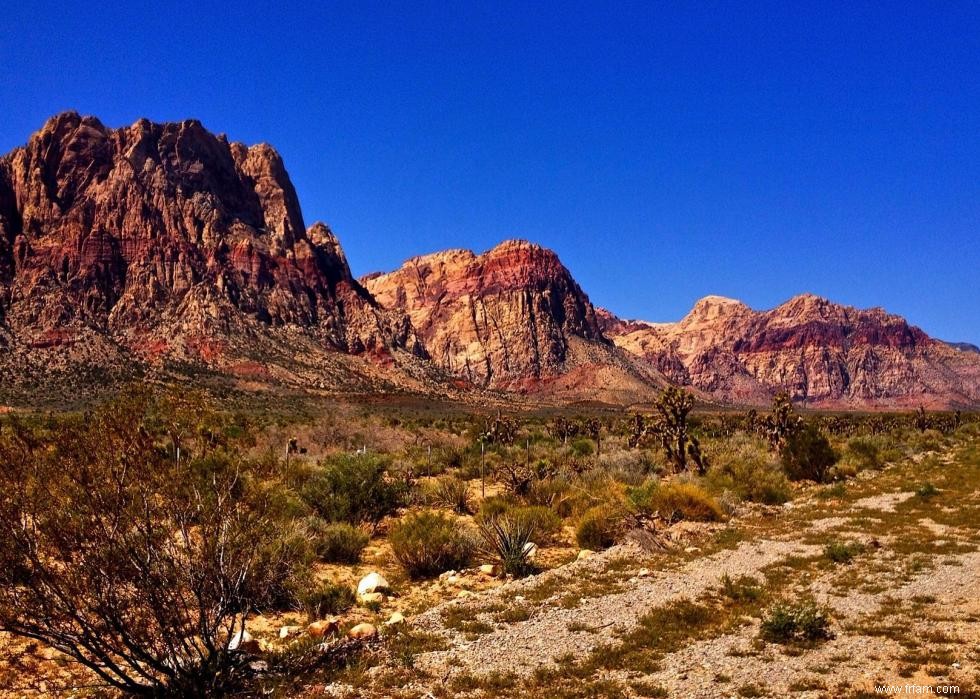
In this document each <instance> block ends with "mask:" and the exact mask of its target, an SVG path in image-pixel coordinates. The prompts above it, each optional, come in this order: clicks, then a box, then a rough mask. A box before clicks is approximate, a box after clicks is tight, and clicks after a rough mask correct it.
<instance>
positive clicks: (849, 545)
mask: <svg viewBox="0 0 980 699" xmlns="http://www.w3.org/2000/svg"><path fill="white" fill-rule="evenodd" d="M862 552H864V546H863V545H862V544H860V543H858V542H856V541H849V542H843V541H832V542H830V543H829V544H827V545H826V546H825V547H824V550H823V553H824V555H825V556H826V557H827V558H829V559H830V560H831V561H833V562H834V563H850V562H851V561H852V560H854V557H855V556H857V555H858V554H859V553H862Z"/></svg>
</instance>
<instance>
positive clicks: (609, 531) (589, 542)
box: [575, 505, 622, 551]
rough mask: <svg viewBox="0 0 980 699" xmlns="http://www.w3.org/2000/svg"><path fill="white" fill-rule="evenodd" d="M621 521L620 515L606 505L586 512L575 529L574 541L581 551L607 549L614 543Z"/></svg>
mask: <svg viewBox="0 0 980 699" xmlns="http://www.w3.org/2000/svg"><path fill="white" fill-rule="evenodd" d="M621 521H622V515H621V513H620V512H618V511H617V510H615V509H614V508H612V507H610V506H608V505H598V506H596V507H593V508H591V509H589V510H586V512H585V514H583V515H582V518H581V519H580V520H579V523H578V526H577V527H576V528H575V541H576V543H577V544H578V545H579V547H580V548H583V549H591V550H593V551H598V550H601V549H606V548H609V547H610V546H612V545H613V544H615V543H616V537H617V535H618V534H619V527H620V523H621Z"/></svg>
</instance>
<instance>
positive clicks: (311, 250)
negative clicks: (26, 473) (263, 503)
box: [0, 112, 421, 380]
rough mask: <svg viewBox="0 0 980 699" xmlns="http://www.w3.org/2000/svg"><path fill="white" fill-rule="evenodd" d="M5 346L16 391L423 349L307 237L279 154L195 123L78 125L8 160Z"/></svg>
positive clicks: (3, 249)
mask: <svg viewBox="0 0 980 699" xmlns="http://www.w3.org/2000/svg"><path fill="white" fill-rule="evenodd" d="M0 346H2V348H3V349H4V351H5V355H6V360H5V361H4V362H3V365H4V367H5V372H4V373H6V377H5V378H9V379H10V380H17V379H23V378H24V375H23V374H24V372H27V373H28V374H30V373H31V372H35V373H36V372H37V371H39V370H40V371H42V372H43V371H47V370H50V369H52V368H57V367H58V366H62V365H64V366H65V367H66V368H70V366H72V365H74V364H86V365H89V366H91V365H93V364H95V365H98V364H99V363H102V364H104V367H103V368H104V369H105V370H107V371H112V370H113V369H115V368H118V367H119V366H120V365H121V364H126V363H127V362H130V361H132V362H135V363H136V364H140V363H144V362H151V363H152V362H153V361H155V360H159V359H161V358H167V359H172V360H181V361H192V362H204V363H206V364H213V365H219V366H220V365H223V364H224V365H227V364H228V361H231V360H232V359H234V360H235V361H237V360H240V359H243V358H248V357H250V356H251V358H253V359H256V358H258V359H261V356H262V355H266V354H268V352H270V351H272V352H273V353H276V352H279V353H281V354H283V355H284V357H286V358H287V359H288V358H290V357H289V355H292V359H296V358H300V359H302V357H303V354H304V353H306V352H308V351H312V352H314V353H316V352H317V351H319V350H323V351H331V352H334V353H337V352H339V353H350V354H361V353H373V354H380V355H385V354H390V353H391V352H397V351H408V352H412V351H420V350H421V346H418V347H416V342H415V338H414V336H413V334H412V333H411V323H410V322H409V321H408V319H407V318H406V317H405V316H404V315H399V314H397V313H391V312H389V311H386V310H384V309H383V308H381V307H380V306H379V305H378V304H377V302H376V301H375V300H374V299H373V298H372V297H371V295H370V294H369V293H368V292H367V291H366V290H365V289H364V288H363V287H362V286H361V285H360V284H359V283H358V282H357V281H356V280H355V279H354V278H353V277H352V275H351V272H350V268H349V267H348V264H347V260H346V259H345V257H344V254H343V252H342V250H341V248H340V245H339V243H338V241H337V238H336V237H335V236H334V235H333V233H332V232H331V231H330V229H329V228H327V227H326V226H325V225H323V224H320V223H317V224H314V225H313V226H311V227H310V228H309V229H307V228H306V226H305V224H304V222H303V217H302V214H301V212H300V206H299V202H298V200H297V197H296V192H295V190H294V189H293V185H292V183H291V182H290V180H289V176H288V175H287V173H286V170H285V168H284V166H283V162H282V159H281V158H280V156H279V154H278V153H277V152H276V151H275V150H273V149H272V148H271V147H269V146H267V145H264V144H260V145H256V146H251V147H246V146H245V145H242V144H240V143H233V142H229V141H228V139H227V138H225V137H224V136H215V135H213V134H211V133H209V132H208V131H206V130H205V129H204V128H203V127H202V125H201V124H200V123H199V122H197V121H184V122H180V123H167V124H155V123H151V122H149V121H147V120H140V121H138V122H136V123H135V124H133V125H132V126H130V127H126V128H120V129H109V128H106V127H105V126H103V125H102V124H101V123H100V122H99V121H98V120H97V119H95V118H93V117H82V116H79V115H78V114H76V113H74V112H67V113H64V114H60V115H58V116H56V117H54V118H52V119H50V120H49V121H48V122H47V123H46V124H45V125H44V127H43V128H42V129H41V130H40V131H39V132H37V133H36V134H34V135H33V136H32V137H31V138H30V140H29V142H28V143H27V144H26V145H25V146H23V147H21V148H17V149H16V150H14V151H13V152H11V153H10V154H8V155H6V156H4V157H3V158H2V159H0ZM290 348H292V349H290ZM45 350H47V351H45ZM293 350H295V351H293ZM226 360H227V361H226ZM260 363H261V362H260ZM226 368H227V367H226ZM0 371H3V370H0ZM259 371H260V372H261V371H264V369H262V368H261V367H259Z"/></svg>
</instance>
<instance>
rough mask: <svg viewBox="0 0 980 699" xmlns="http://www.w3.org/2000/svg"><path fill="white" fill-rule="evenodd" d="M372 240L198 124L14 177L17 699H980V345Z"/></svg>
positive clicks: (11, 392)
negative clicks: (608, 294)
mask: <svg viewBox="0 0 980 699" xmlns="http://www.w3.org/2000/svg"><path fill="white" fill-rule="evenodd" d="M339 233H340V234H341V237H338V235H337V234H335V232H334V231H332V230H331V228H330V227H328V226H327V225H326V224H324V223H320V222H315V223H312V224H311V225H308V223H307V221H305V220H304V217H303V214H302V211H301V206H300V201H299V199H298V197H297V194H296V191H295V189H294V186H293V184H292V183H291V181H290V178H289V175H288V174H287V169H286V164H285V163H284V162H283V159H282V158H281V157H280V155H279V154H278V153H277V152H276V150H274V149H273V148H272V147H271V146H269V145H265V144H259V145H253V146H246V145H244V144H242V143H237V142H234V141H231V140H229V139H228V138H227V137H225V136H223V135H215V134H213V133H211V132H209V131H208V130H206V129H205V128H204V126H203V125H202V124H201V123H200V122H198V121H193V120H188V121H182V122H173V123H153V122H150V121H148V120H145V119H141V120H139V121H137V122H136V123H134V124H132V125H131V126H128V127H122V128H108V127H106V126H104V125H103V124H102V122H100V121H99V120H98V119H97V118H95V117H92V116H82V115H80V114H78V113H75V112H64V113H61V114H58V115H57V116H54V117H52V118H51V119H50V120H48V121H47V123H45V124H44V125H43V127H42V128H41V129H40V130H39V131H37V132H36V133H35V134H33V135H32V136H30V138H29V140H28V141H27V143H26V145H24V146H22V147H19V148H16V149H14V150H13V151H12V152H10V153H8V154H7V155H5V156H3V157H2V158H0V411H2V414H0V693H3V695H4V696H11V697H13V696H17V697H21V696H23V697H32V696H119V695H146V696H165V695H167V696H212V695H215V696H216V695H229V696H233V695H239V696H260V695H261V696H278V697H294V696H300V697H307V696H309V697H312V696H324V695H326V696H338V697H379V698H380V697H405V698H406V699H407V698H408V697H457V696H458V697H497V696H524V697H528V696H530V697H566V698H569V699H571V698H573V697H583V698H585V697H664V696H678V697H680V696H685V697H686V696H698V697H715V696H742V697H754V696H786V695H792V696H799V697H842V696H846V697H865V696H876V695H880V694H881V693H882V692H883V691H884V690H882V689H881V688H883V687H898V686H905V685H916V686H925V685H929V686H932V687H937V688H938V687H946V686H950V687H951V686H956V687H957V692H958V695H959V696H971V694H970V693H971V692H973V693H976V692H978V691H980V652H978V650H977V649H978V648H980V607H978V605H977V600H978V592H980V529H978V525H980V413H978V412H977V410H978V408H980V350H978V349H977V348H976V347H974V346H972V345H970V344H968V343H950V342H944V341H942V340H940V339H937V338H933V337H930V336H929V335H927V334H926V333H925V332H924V331H922V330H921V329H919V328H918V327H915V326H914V325H911V324H910V323H908V322H907V321H906V320H905V319H904V318H902V317H900V316H898V315H894V314H891V313H889V312H887V311H886V310H883V309H881V308H872V309H857V308H852V307H849V306H846V305H842V304H838V303H834V302H833V301H832V300H828V299H824V298H821V297H818V296H815V295H812V294H809V293H800V294H799V295H797V296H794V297H793V298H790V299H789V300H788V301H786V302H785V303H782V304H780V305H778V306H777V307H775V308H772V309H768V310H757V309H753V308H750V307H749V306H747V305H746V304H744V303H742V302H740V301H737V300H734V299H729V298H724V297H721V296H715V295H710V293H711V291H712V290H711V289H704V293H705V294H708V295H705V296H704V297H703V298H702V299H701V300H699V301H698V302H697V303H696V304H695V305H694V307H693V308H692V309H691V310H690V312H689V313H687V314H686V315H685V316H684V317H683V318H681V319H680V320H677V321H675V322H647V321H643V320H633V319H625V318H620V317H618V316H617V315H616V313H615V309H605V308H598V307H595V306H594V305H593V304H592V302H591V301H590V299H589V296H588V293H587V290H584V289H583V288H582V287H581V286H580V285H579V283H578V282H577V281H576V280H575V279H574V278H573V276H572V274H571V273H570V271H569V270H568V269H567V268H566V267H565V266H564V265H563V264H562V262H561V260H560V259H559V257H558V256H557V255H556V254H555V253H554V252H553V251H551V250H549V249H547V248H545V247H542V246H540V245H537V244H536V243H534V242H533V241H527V240H522V239H507V238H509V233H508V232H502V235H501V238H502V239H503V241H502V242H500V243H499V244H498V245H496V246H494V247H492V248H491V249H489V250H486V251H482V252H476V251H471V250H467V249H449V250H442V251H438V252H427V251H426V250H424V249H420V250H419V255H418V256H416V257H412V258H410V259H408V260H406V261H405V262H404V263H403V264H402V265H401V266H400V267H398V268H397V269H394V270H390V271H379V272H376V273H372V274H368V275H365V276H363V277H361V278H356V277H355V276H354V275H353V273H352V272H351V267H350V265H349V263H348V260H347V257H346V255H345V253H344V249H343V247H342V233H343V232H342V231H340V232H339ZM424 247H425V245H424V243H420V248H424ZM636 288H637V290H638V293H644V292H643V285H642V280H637V282H636ZM800 291H801V292H803V291H805V290H803V289H801V290H800ZM947 339H956V338H947ZM973 695H975V694H973Z"/></svg>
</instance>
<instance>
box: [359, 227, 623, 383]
mask: <svg viewBox="0 0 980 699" xmlns="http://www.w3.org/2000/svg"><path fill="white" fill-rule="evenodd" d="M361 281H362V283H363V284H364V286H365V287H367V289H368V290H369V291H370V292H371V294H372V295H373V296H374V297H375V298H376V299H377V300H378V302H379V303H381V304H382V305H383V306H385V307H386V308H394V309H398V310H400V311H403V312H405V313H406V314H408V316H409V317H410V318H411V320H412V325H413V326H414V327H415V329H416V331H417V332H418V334H419V337H420V338H421V340H422V342H423V343H424V344H425V347H426V349H427V351H428V354H429V356H430V357H431V358H432V360H433V361H435V362H437V363H438V364H439V365H440V366H441V367H442V368H443V369H445V370H446V371H448V372H449V373H451V374H453V375H455V376H459V377H461V378H463V379H465V380H467V381H469V382H471V383H473V384H476V385H479V386H490V387H495V388H507V387H514V386H515V385H518V384H522V383H526V382H528V381H534V380H538V379H547V378H551V377H556V376H559V375H561V374H563V373H565V371H567V370H568V369H569V368H570V361H571V357H570V341H571V338H573V337H574V338H580V339H582V340H586V341H589V342H592V343H597V344H600V345H608V344H609V343H608V341H607V340H606V339H605V337H603V335H602V332H601V331H600V330H599V324H598V320H597V319H596V314H595V309H594V308H593V307H592V304H591V303H590V302H589V299H588V297H587V296H586V295H585V293H584V292H583V291H582V290H581V289H580V288H579V285H578V284H577V283H576V282H575V280H574V279H572V276H571V274H569V272H568V270H567V269H566V268H565V267H564V266H563V265H562V264H561V262H560V261H559V259H558V257H557V255H555V254H554V253H553V252H551V251H550V250H546V249H545V248H542V247H540V246H538V245H534V244H532V243H528V242H525V241H521V240H511V241H507V242H504V243H501V244H500V245H498V246H497V247H495V248H493V249H492V250H489V251H487V252H485V253H484V254H482V255H476V254H474V253H472V252H470V251H469V250H448V251H445V252H439V253H435V254H432V255H423V256H421V257H414V258H412V259H410V260H408V261H407V262H405V264H404V265H402V267H401V268H399V269H398V270H396V271H394V272H391V273H389V274H374V275H369V276H367V277H365V278H363V279H362V280H361Z"/></svg>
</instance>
